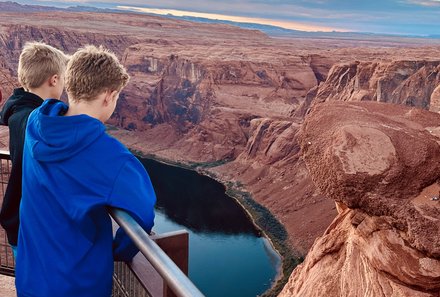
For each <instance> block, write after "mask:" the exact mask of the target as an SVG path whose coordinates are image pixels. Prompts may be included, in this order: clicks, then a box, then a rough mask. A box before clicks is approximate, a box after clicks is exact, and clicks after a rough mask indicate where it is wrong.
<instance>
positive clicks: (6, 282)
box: [0, 275, 17, 297]
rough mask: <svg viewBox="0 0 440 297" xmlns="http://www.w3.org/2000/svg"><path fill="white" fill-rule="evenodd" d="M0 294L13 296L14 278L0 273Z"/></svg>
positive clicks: (3, 296)
mask: <svg viewBox="0 0 440 297" xmlns="http://www.w3.org/2000/svg"><path fill="white" fill-rule="evenodd" d="M0 296H2V297H15V296H17V295H16V293H15V285H14V278H13V277H9V276H4V275H0Z"/></svg>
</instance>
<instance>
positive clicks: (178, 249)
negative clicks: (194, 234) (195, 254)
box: [151, 231, 189, 297]
mask: <svg viewBox="0 0 440 297" xmlns="http://www.w3.org/2000/svg"><path fill="white" fill-rule="evenodd" d="M151 239H153V240H154V241H155V242H156V243H157V245H158V246H160V248H161V249H162V250H163V251H164V252H165V254H167V255H168V256H169V257H170V259H171V260H173V262H174V263H176V265H177V267H179V268H180V270H182V272H183V273H184V274H185V275H188V258H189V248H188V246H189V234H188V232H182V231H176V232H169V233H165V234H160V235H153V236H151ZM163 285H164V288H163V295H164V297H177V295H175V294H174V292H173V291H172V290H171V288H170V287H169V286H168V285H167V284H166V282H164V283H163Z"/></svg>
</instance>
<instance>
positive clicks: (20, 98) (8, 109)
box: [0, 88, 43, 125]
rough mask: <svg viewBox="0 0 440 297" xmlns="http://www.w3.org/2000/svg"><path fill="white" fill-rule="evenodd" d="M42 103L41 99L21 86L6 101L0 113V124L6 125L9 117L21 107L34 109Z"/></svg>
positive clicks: (21, 108)
mask: <svg viewBox="0 0 440 297" xmlns="http://www.w3.org/2000/svg"><path fill="white" fill-rule="evenodd" d="M42 103H43V99H41V98H40V97H39V96H37V95H35V94H34V93H29V92H26V91H25V90H24V89H23V88H19V89H15V90H14V92H13V94H12V95H11V97H9V99H8V100H7V101H6V103H5V105H4V106H3V109H2V111H1V113H0V124H2V125H8V121H9V118H10V117H11V116H12V115H13V114H14V113H16V112H19V111H21V110H23V109H27V108H30V109H32V110H33V109H35V108H37V107H38V106H40V105H41V104H42Z"/></svg>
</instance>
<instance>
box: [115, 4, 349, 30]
mask: <svg viewBox="0 0 440 297" xmlns="http://www.w3.org/2000/svg"><path fill="white" fill-rule="evenodd" d="M117 8H118V9H122V10H128V11H135V12H143V13H153V14H161V15H167V14H171V15H174V16H192V17H200V18H207V19H214V20H226V21H233V22H242V23H257V24H265V25H272V26H279V27H282V28H286V29H293V30H302V31H324V32H330V31H335V30H338V31H350V30H346V29H343V28H335V27H329V26H319V25H310V24H307V23H301V22H293V21H284V20H277V19H268V18H255V17H242V16H230V15H225V14H214V13H200V12H193V11H185V10H175V9H157V8H143V7H135V6H117Z"/></svg>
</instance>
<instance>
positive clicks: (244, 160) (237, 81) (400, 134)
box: [0, 3, 440, 296]
mask: <svg viewBox="0 0 440 297" xmlns="http://www.w3.org/2000/svg"><path fill="white" fill-rule="evenodd" d="M1 5H2V4H1V3H0V11H1V12H0V69H1V71H0V75H1V78H0V79H1V80H2V85H1V88H2V93H3V100H5V97H7V94H9V93H10V92H11V90H12V88H13V87H14V86H16V85H17V82H16V79H15V77H16V68H17V64H18V57H19V53H20V50H21V48H22V46H23V45H24V43H25V42H26V41H32V40H38V41H44V42H47V43H49V44H51V45H53V46H56V47H58V48H60V49H62V50H64V51H65V52H67V53H73V52H74V51H75V50H76V49H77V48H79V47H81V46H83V45H86V44H96V45H100V44H102V45H104V46H105V47H107V48H109V49H111V50H112V51H114V52H115V53H116V54H117V55H118V57H119V58H120V59H121V61H122V62H123V64H124V65H125V66H126V67H127V69H128V72H129V73H130V75H131V80H130V82H129V85H128V86H127V87H126V88H125V89H124V91H123V92H122V93H121V96H120V99H119V103H118V106H117V109H116V111H115V113H114V115H113V117H112V118H111V120H110V122H109V124H111V127H110V128H109V132H110V133H111V134H112V135H114V136H115V137H116V138H118V139H120V140H121V141H122V142H124V143H125V144H126V145H127V146H128V147H129V148H131V149H132V150H134V151H136V152H138V153H140V154H143V155H145V156H148V157H152V158H155V159H158V160H162V161H164V162H167V163H171V164H176V165H179V166H184V167H189V168H192V169H194V170H197V171H199V172H200V173H202V174H206V175H209V176H211V177H213V178H215V179H217V180H219V181H221V182H222V183H224V184H225V185H226V186H227V188H228V190H229V192H230V193H231V195H236V198H237V199H238V200H239V201H245V200H240V199H241V198H243V197H247V196H246V194H249V195H250V197H251V199H252V201H255V202H257V203H258V205H259V206H262V207H264V208H265V209H267V210H268V211H269V212H270V214H271V215H273V216H274V218H275V219H276V220H277V221H279V222H280V223H281V225H282V227H281V228H280V227H279V226H278V225H277V224H269V223H267V222H268V221H267V220H266V219H267V218H266V217H264V216H263V217H261V211H260V210H261V207H259V206H258V205H257V206H255V205H253V204H250V207H247V209H248V211H249V212H250V213H251V214H252V215H253V216H254V219H255V221H256V223H257V224H258V225H259V226H260V227H262V228H263V229H264V230H265V231H266V232H267V233H268V235H269V237H270V238H271V239H272V241H273V242H274V244H275V245H277V244H279V245H282V246H286V247H287V249H288V250H289V251H288V252H286V254H284V255H283V256H286V255H287V254H291V255H293V256H294V257H305V256H306V255H307V254H308V255H307V257H306V259H305V262H304V263H303V264H301V265H300V266H299V267H298V269H296V270H295V272H294V273H293V274H292V277H291V278H290V280H289V282H288V285H287V286H286V288H285V289H284V290H283V292H282V293H281V294H282V295H283V294H284V296H321V295H319V294H318V293H319V292H320V291H318V290H317V288H314V287H313V284H312V281H313V280H314V281H315V284H316V281H319V283H324V284H327V283H328V287H325V286H323V287H322V288H320V289H319V290H327V289H328V290H329V292H332V293H334V295H331V296H339V295H338V294H343V292H346V295H344V296H357V294H358V293H359V292H354V291H343V290H342V289H341V288H339V287H338V286H340V282H338V283H336V282H331V281H328V277H329V276H330V275H332V274H333V275H337V276H338V279H340V280H347V279H349V276H350V275H351V274H355V276H357V278H356V281H359V284H361V283H362V284H364V285H363V286H360V285H359V290H367V289H365V288H371V287H374V286H373V285H371V282H372V281H373V280H376V279H378V280H380V281H379V283H381V284H386V287H387V288H390V287H391V288H394V289H393V290H394V291H393V290H391V291H390V290H388V291H387V290H384V291H381V292H382V293H380V294H383V296H391V294H390V293H389V292H397V291H398V292H403V293H400V295H398V294H397V293H396V295H393V296H418V295H411V294H413V293H414V292H416V291H417V292H423V294H425V293H426V292H428V293H426V294H435V293H436V292H437V294H438V291H439V290H440V288H439V286H438V283H439V282H440V281H439V278H438V275H439V274H440V268H439V267H438V265H439V264H438V261H439V260H438V259H439V257H440V255H439V242H438V239H436V238H435V236H437V237H438V234H439V225H438V224H439V219H438V218H439V213H438V204H435V203H437V202H434V201H426V198H423V197H422V198H417V197H419V195H421V193H422V192H423V191H424V189H425V190H426V191H431V192H432V193H434V192H435V191H437V188H436V187H437V186H436V184H435V182H436V179H437V178H438V176H437V174H436V170H437V169H438V168H437V167H438V165H437V164H435V163H436V158H438V157H437V155H436V153H438V149H439V148H438V141H437V140H436V137H437V136H436V135H437V134H436V133H437V132H438V131H437V129H436V128H435V127H436V126H438V124H439V123H438V122H439V119H438V115H437V112H438V111H439V110H440V89H439V88H438V86H439V85H440V57H439V55H438V53H439V50H440V40H435V39H417V38H399V37H392V36H387V37H383V36H369V37H365V38H364V39H362V38H358V37H357V38H346V39H343V38H326V39H316V38H274V37H270V36H267V35H265V34H263V33H261V32H260V31H256V30H245V29H241V28H238V27H234V26H230V25H219V24H204V23H192V22H187V21H181V20H175V19H169V18H163V17H157V16H152V15H140V14H130V13H123V14H122V13H121V14H118V13H91V12H87V13H85V12H66V11H49V12H44V11H28V12H26V17H23V11H20V10H21V9H25V8H23V7H21V6H20V7H18V8H17V7H15V6H14V7H10V6H8V7H6V6H5V7H3V9H2V7H1ZM60 24H62V26H60ZM343 101H349V102H343ZM360 101H376V102H380V103H374V104H373V103H370V104H369V102H361V103H358V102H360ZM400 105H403V106H400ZM327 111H328V112H327ZM429 111H431V112H429ZM388 117H390V118H391V119H388ZM396 131H397V132H396ZM430 131H432V132H430ZM439 135H440V134H439ZM0 142H2V144H3V146H4V145H6V144H7V133H6V132H5V130H4V128H2V129H1V131H0ZM309 142H310V144H309ZM377 156H381V157H380V159H378V158H377ZM437 171H438V170H437ZM386 173H389V174H386ZM429 187H432V188H429ZM431 192H430V193H429V195H433V194H432V193H431ZM425 195H428V194H425ZM429 195H428V196H429ZM246 201H247V200H246ZM335 201H336V202H337V204H338V206H336V204H335ZM270 222H272V221H270ZM353 222H354V223H353ZM429 223H430V224H429ZM431 225H432V226H434V227H432V226H431ZM329 226H330V227H329ZM432 228H434V229H432ZM435 228H436V229H435ZM376 231H378V232H376ZM379 231H380V232H379ZM321 236H322V237H321ZM385 250H386V251H388V253H387V255H392V252H393V251H395V252H396V251H399V253H397V252H396V255H405V256H408V257H410V258H411V259H412V260H411V261H413V262H414V263H415V262H417V261H419V262H420V263H422V264H420V265H422V266H423V267H425V268H424V270H423V269H422V270H420V271H413V270H411V269H413V268H412V267H413V265H412V264H411V263H413V262H408V263H406V265H410V267H409V268H405V267H406V266H405V267H404V268H402V269H401V271H395V270H393V268H395V267H393V266H392V265H390V263H391V264H392V260H395V259H394V258H390V257H391V256H390V257H378V258H377V257H376V256H377V254H380V253H381V252H383V251H385ZM336 255H340V257H338V256H336ZM356 261H357V262H356ZM399 263H400V262H399ZM357 266H361V267H364V269H365V270H368V271H369V273H368V274H363V273H362V271H360V270H356V269H357V268H356V267H357ZM338 267H339V270H340V268H341V267H345V268H346V269H344V270H343V271H342V272H341V271H339V272H338V273H336V272H335V271H338V270H337V269H338ZM426 267H428V268H426ZM324 268H325V269H324ZM350 268H351V269H350ZM355 268H356V269H355ZM321 270H323V272H324V273H321V272H320V271H321ZM286 271H289V270H288V269H286V270H285V273H286ZM415 275H416V276H415ZM285 277H286V278H287V277H288V275H285ZM412 280H416V284H414V282H412ZM417 280H420V284H419V283H418V281H417ZM384 286H385V285H384ZM344 288H349V289H352V288H351V287H350V286H349V285H348V284H347V283H345V285H344ZM371 290H372V291H371V292H374V293H377V292H379V291H377V290H379V289H377V288H376V287H374V288H373V289H371ZM313 292H315V293H313ZM321 292H322V291H321ZM313 294H315V295H313ZM414 294H416V293H414ZM417 294H418V293H417ZM420 294H422V293H420ZM329 296H330V295H329ZM368 296H381V295H379V293H378V295H374V294H373V293H371V294H370V295H368ZM420 296H435V295H420Z"/></svg>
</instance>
